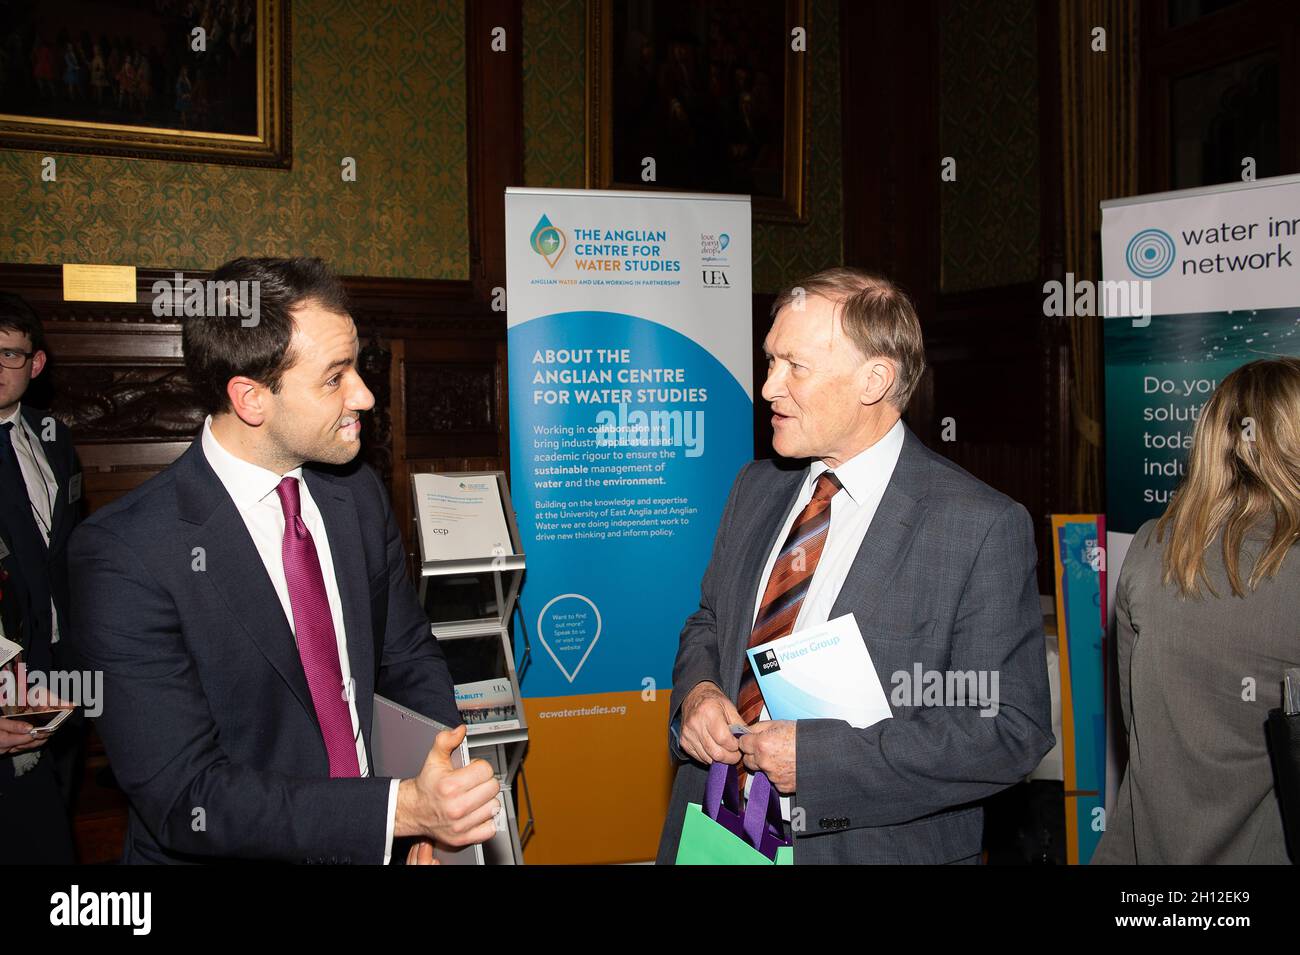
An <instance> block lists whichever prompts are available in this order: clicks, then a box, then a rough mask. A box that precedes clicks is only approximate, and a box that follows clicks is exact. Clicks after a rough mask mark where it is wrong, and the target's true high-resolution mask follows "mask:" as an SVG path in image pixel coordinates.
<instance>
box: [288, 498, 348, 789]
mask: <svg viewBox="0 0 1300 955" xmlns="http://www.w3.org/2000/svg"><path fill="white" fill-rule="evenodd" d="M275 492H276V493H277V494H279V495H280V506H281V508H283V510H284V543H283V544H282V545H281V548H280V556H281V558H282V559H283V560H284V579H285V581H286V582H287V583H288V585H289V604H290V606H291V607H292V608H293V626H294V632H295V634H296V636H297V638H298V656H299V657H300V658H301V659H302V672H303V673H304V674H306V676H307V686H308V687H309V688H310V689H311V701H312V704H313V705H314V706H315V707H316V721H317V722H318V723H320V730H321V735H322V736H324V737H325V750H326V751H327V752H328V753H329V758H330V776H331V777H339V776H360V775H361V770H360V767H359V766H358V765H357V739H356V737H355V736H354V735H352V717H351V715H350V714H349V713H348V704H347V699H346V696H345V695H344V692H343V670H342V667H341V665H340V664H339V645H338V638H337V636H336V635H335V633H334V617H333V615H332V614H331V613H330V602H329V597H327V596H326V594H325V578H324V577H323V576H322V575H321V569H320V558H319V557H317V555H316V544H315V543H314V542H313V541H312V539H311V532H310V531H309V530H307V525H306V524H304V523H303V520H302V509H301V506H300V502H299V498H298V479H297V478H293V477H287V478H285V479H284V480H283V481H281V482H280V484H279V486H278V487H277V488H276V489H275Z"/></svg>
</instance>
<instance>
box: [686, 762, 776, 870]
mask: <svg viewBox="0 0 1300 955" xmlns="http://www.w3.org/2000/svg"><path fill="white" fill-rule="evenodd" d="M701 808H702V809H703V810H704V814H705V815H706V816H708V817H709V818H710V819H712V820H713V821H714V822H716V823H717V824H718V825H720V826H722V828H724V829H726V830H727V831H728V832H730V833H731V834H732V835H734V836H737V837H738V838H740V839H744V840H745V842H747V843H748V844H749V845H751V846H753V847H754V848H755V849H757V850H758V851H759V852H761V853H762V854H763V855H764V856H766V857H767V858H769V859H773V860H775V859H776V850H777V849H779V848H781V847H782V846H789V845H790V840H789V839H786V838H785V836H784V835H783V830H782V827H781V798H780V796H778V795H777V793H776V790H775V789H773V788H772V784H771V782H769V781H768V778H767V776H766V775H764V774H763V773H754V781H753V783H752V784H751V785H750V788H749V802H748V803H747V804H746V805H745V808H744V811H743V812H742V811H741V808H740V783H739V781H738V780H737V772H736V767H735V766H733V765H729V764H727V763H720V762H715V763H714V764H713V765H712V766H710V767H709V783H708V786H707V787H706V788H705V790H704V804H703V806H701Z"/></svg>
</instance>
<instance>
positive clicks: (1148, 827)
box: [1092, 519, 1300, 865]
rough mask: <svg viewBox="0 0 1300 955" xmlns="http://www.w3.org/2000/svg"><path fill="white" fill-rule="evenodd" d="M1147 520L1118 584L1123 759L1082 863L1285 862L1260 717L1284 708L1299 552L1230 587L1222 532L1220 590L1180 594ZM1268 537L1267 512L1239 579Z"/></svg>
mask: <svg viewBox="0 0 1300 955" xmlns="http://www.w3.org/2000/svg"><path fill="white" fill-rule="evenodd" d="M1155 527H1156V521H1154V520H1151V521H1147V522H1146V523H1145V524H1143V525H1142V526H1141V527H1140V528H1138V532H1137V534H1135V535H1134V537H1133V540H1132V542H1131V543H1130V544H1129V549H1128V554H1127V555H1126V556H1125V558H1124V566H1123V567H1122V568H1121V570H1120V574H1119V583H1118V584H1117V585H1116V593H1115V621H1116V629H1117V631H1118V632H1117V636H1118V641H1117V643H1118V650H1119V653H1118V666H1119V698H1120V706H1121V708H1122V711H1123V714H1124V728H1125V729H1126V730H1127V731H1128V743H1129V760H1128V766H1127V767H1126V768H1125V770H1124V776H1123V780H1122V782H1121V783H1120V787H1119V792H1118V793H1117V795H1116V800H1115V803H1114V804H1113V805H1112V806H1111V807H1110V811H1109V813H1108V816H1107V819H1106V832H1105V834H1104V835H1103V836H1102V837H1101V842H1100V844H1098V846H1097V851H1096V852H1094V853H1093V856H1092V862H1093V863H1094V864H1106V863H1111V864H1121V865H1133V864H1142V865H1147V864H1152V863H1155V864H1161V865H1189V864H1194V865H1207V864H1220V863H1227V864H1233V865H1242V864H1269V865H1286V864H1287V863H1288V861H1289V859H1288V856H1287V850H1286V837H1285V834H1284V831H1283V828H1282V811H1281V807H1280V806H1279V804H1278V800H1277V795H1276V793H1275V792H1274V790H1273V769H1272V766H1271V765H1270V763H1269V754H1268V745H1267V741H1266V739H1265V736H1264V722H1265V720H1267V719H1268V711H1269V710H1270V709H1274V708H1276V707H1278V706H1281V704H1282V679H1283V674H1284V673H1285V672H1286V670H1287V669H1289V668H1290V667H1296V666H1300V646H1297V641H1296V636H1295V633H1296V629H1295V628H1296V620H1297V619H1300V553H1297V552H1296V549H1295V548H1294V547H1293V548H1292V552H1291V553H1290V554H1288V555H1287V558H1286V559H1285V560H1284V561H1283V562H1282V566H1281V567H1280V568H1279V569H1278V572H1277V576H1275V577H1271V578H1265V579H1264V580H1262V581H1260V584H1259V587H1258V589H1256V590H1254V591H1247V593H1246V596H1245V597H1234V596H1233V595H1232V590H1231V588H1230V586H1229V584H1228V573H1227V570H1226V568H1225V567H1224V563H1223V537H1222V535H1221V534H1220V535H1219V536H1218V537H1216V538H1215V539H1214V541H1213V543H1211V544H1210V546H1209V547H1207V548H1206V549H1205V574H1206V577H1207V578H1208V579H1209V582H1210V585H1211V586H1212V587H1213V588H1214V589H1215V591H1217V593H1218V594H1219V596H1217V597H1215V596H1212V595H1210V594H1208V593H1204V592H1202V594H1201V596H1200V597H1199V598H1184V597H1183V596H1181V595H1180V593H1179V591H1178V588H1177V586H1176V585H1174V584H1168V585H1166V584H1165V583H1164V581H1163V560H1164V550H1165V543H1167V542H1168V537H1166V538H1165V541H1164V542H1160V541H1157V540H1156V537H1155ZM1272 533H1273V522H1272V520H1271V519H1270V520H1267V521H1265V522H1264V525H1263V526H1258V527H1256V528H1254V529H1252V531H1251V532H1250V533H1249V534H1247V535H1246V538H1245V539H1244V540H1243V541H1242V546H1241V560H1240V563H1239V572H1240V573H1241V576H1242V582H1243V584H1244V583H1245V581H1246V579H1247V578H1248V577H1249V575H1250V570H1251V568H1253V567H1254V566H1255V561H1256V560H1257V559H1258V557H1259V555H1260V553H1262V552H1263V550H1264V549H1265V546H1266V542H1267V540H1268V538H1269V536H1270V535H1271V534H1272ZM1248 677H1249V678H1250V679H1251V680H1252V681H1253V687H1254V692H1253V693H1247V692H1246V688H1247V686H1248V685H1249V684H1245V683H1244V682H1243V681H1244V680H1245V679H1246V678H1248ZM1293 861H1300V860H1293Z"/></svg>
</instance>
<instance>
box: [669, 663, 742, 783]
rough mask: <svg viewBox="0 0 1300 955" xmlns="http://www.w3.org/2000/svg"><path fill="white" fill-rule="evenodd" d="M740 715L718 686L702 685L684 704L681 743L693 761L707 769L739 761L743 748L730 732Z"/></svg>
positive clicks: (696, 687) (699, 685) (679, 738)
mask: <svg viewBox="0 0 1300 955" xmlns="http://www.w3.org/2000/svg"><path fill="white" fill-rule="evenodd" d="M740 721H741V720H740V713H738V712H737V711H736V705H735V704H734V703H732V702H731V700H730V698H728V696H727V694H725V693H723V692H722V690H721V689H719V688H718V686H717V685H716V684H713V683H707V682H706V683H699V684H696V686H695V688H694V689H693V690H691V692H690V693H688V694H686V699H685V700H684V701H683V702H682V726H681V731H680V733H679V734H678V742H679V743H680V744H681V747H682V749H683V750H684V751H685V752H686V754H687V755H688V756H690V757H691V758H692V759H695V760H698V761H699V762H701V763H703V764H704V765H705V766H709V765H711V764H713V763H731V764H735V763H738V762H740V747H738V746H737V745H736V737H735V735H734V734H733V733H732V732H731V726H732V724H733V723H739V722H740Z"/></svg>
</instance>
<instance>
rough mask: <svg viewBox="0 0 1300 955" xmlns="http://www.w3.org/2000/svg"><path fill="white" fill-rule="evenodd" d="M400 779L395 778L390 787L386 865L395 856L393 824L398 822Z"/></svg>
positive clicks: (385, 839)
mask: <svg viewBox="0 0 1300 955" xmlns="http://www.w3.org/2000/svg"><path fill="white" fill-rule="evenodd" d="M401 782H402V781H401V780H400V779H394V780H393V784H392V786H390V787H389V789H388V829H387V830H386V831H385V833H384V865H388V861H389V860H390V859H391V858H392V857H393V825H394V824H395V823H396V822H397V787H398V786H399V785H400V784H401Z"/></svg>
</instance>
